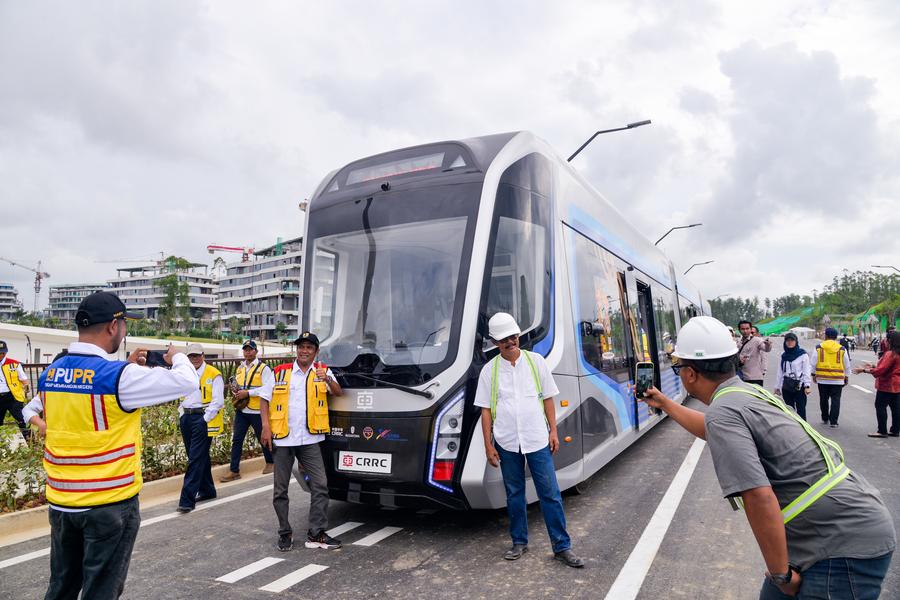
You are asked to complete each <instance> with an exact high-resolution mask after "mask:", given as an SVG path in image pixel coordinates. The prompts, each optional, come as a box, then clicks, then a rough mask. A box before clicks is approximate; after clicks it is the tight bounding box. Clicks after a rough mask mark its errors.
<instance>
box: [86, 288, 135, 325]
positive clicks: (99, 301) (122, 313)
mask: <svg viewBox="0 0 900 600" xmlns="http://www.w3.org/2000/svg"><path fill="white" fill-rule="evenodd" d="M143 318H144V317H143V315H141V314H139V313H130V312H128V311H127V310H126V309H125V303H124V302H122V301H121V300H119V297H118V296H116V295H115V294H113V293H112V292H94V293H93V294H91V295H90V296H87V297H86V298H85V299H84V300H82V301H81V304H79V305H78V312H76V313H75V324H76V325H77V326H79V327H87V326H88V325H94V324H96V323H109V322H110V321H115V320H116V319H143Z"/></svg>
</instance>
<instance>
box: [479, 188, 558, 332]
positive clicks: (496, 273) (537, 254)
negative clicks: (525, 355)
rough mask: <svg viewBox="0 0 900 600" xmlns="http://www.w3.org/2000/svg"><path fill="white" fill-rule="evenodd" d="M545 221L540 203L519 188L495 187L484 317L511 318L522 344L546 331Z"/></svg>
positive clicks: (544, 208)
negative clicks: (523, 336) (503, 314)
mask: <svg viewBox="0 0 900 600" xmlns="http://www.w3.org/2000/svg"><path fill="white" fill-rule="evenodd" d="M549 220H550V218H549V200H547V199H546V198H544V197H542V196H540V195H538V194H535V193H533V192H530V191H528V190H524V189H522V188H519V187H514V186H510V185H505V184H501V185H500V186H499V187H498V190H497V204H496V213H495V220H494V223H495V225H494V227H495V231H496V233H495V241H494V246H493V253H492V255H491V256H489V258H488V263H487V264H488V268H489V269H490V270H489V271H488V274H489V277H490V279H489V281H488V291H487V302H486V306H485V316H486V317H487V318H488V319H489V318H490V317H491V316H492V315H494V313H497V312H507V313H509V314H511V315H512V316H513V317H515V319H516V322H517V323H518V324H519V328H520V329H521V330H522V332H523V334H526V335H527V343H528V344H533V343H534V342H536V341H538V340H539V339H540V338H542V337H544V336H545V335H546V333H547V330H548V327H549V321H550V287H551V286H550V230H549ZM488 347H490V342H489V341H488V340H487V339H486V340H485V348H486V349H487V348H488Z"/></svg>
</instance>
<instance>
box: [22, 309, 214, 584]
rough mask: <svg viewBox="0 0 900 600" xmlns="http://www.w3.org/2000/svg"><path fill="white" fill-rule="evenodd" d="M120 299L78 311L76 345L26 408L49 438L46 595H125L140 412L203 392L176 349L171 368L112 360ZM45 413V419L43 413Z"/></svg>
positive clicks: (45, 376)
mask: <svg viewBox="0 0 900 600" xmlns="http://www.w3.org/2000/svg"><path fill="white" fill-rule="evenodd" d="M126 318H140V316H139V315H132V314H130V313H128V312H126V310H125V305H124V304H123V303H122V301H121V300H120V299H119V297H118V296H116V295H115V294H113V293H111V292H95V293H93V294H91V295H90V296H88V297H86V298H85V299H84V300H82V301H81V304H80V305H79V306H78V311H77V312H76V313H75V324H76V326H77V327H78V341H77V342H73V343H72V344H70V345H69V352H68V354H66V355H65V356H63V357H61V358H59V359H57V360H54V361H53V362H52V363H51V364H50V366H49V367H47V369H45V370H44V372H43V373H42V374H41V376H40V380H39V382H38V395H37V396H35V397H34V398H33V399H32V400H31V402H29V403H28V405H27V406H26V407H25V410H24V411H23V412H24V414H25V417H26V418H27V419H28V422H29V423H31V424H32V425H36V426H37V427H38V428H39V429H40V430H41V431H42V432H43V433H44V435H45V439H44V470H45V471H46V473H47V489H46V496H47V501H48V502H49V503H50V511H49V513H50V585H49V588H48V589H47V595H46V596H45V598H46V599H47V600H52V599H56V598H75V597H76V596H77V595H78V592H79V590H80V591H81V597H82V598H90V599H91V600H95V599H98V600H105V599H108V598H118V597H119V596H120V595H121V594H122V590H123V589H124V587H125V578H126V576H127V575H128V565H129V562H130V560H131V550H132V548H133V547H134V540H135V538H136V537H137V532H138V528H139V527H140V523H141V515H140V507H139V506H138V492H140V491H141V484H142V478H141V408H142V407H145V406H152V405H154V404H162V403H165V402H171V401H172V398H177V397H179V396H183V395H185V394H190V393H191V392H193V391H194V390H195V389H197V373H196V371H194V368H193V367H192V366H191V363H190V361H189V360H188V359H187V357H186V356H185V355H184V354H183V353H182V352H181V351H180V350H177V349H176V348H175V347H174V346H169V350H168V352H166V354H165V360H166V362H167V363H169V364H171V365H172V368H171V370H169V369H163V368H152V369H151V368H149V367H146V366H143V365H144V364H146V362H147V351H146V350H144V349H142V348H138V349H135V350H133V351H132V352H131V354H130V355H129V356H128V360H127V361H121V360H114V359H111V358H110V356H109V355H110V354H115V353H116V352H118V350H119V346H120V344H121V343H122V340H123V339H124V338H125V333H126V321H125V319H126ZM40 413H43V414H44V418H43V419H42V418H41V417H40Z"/></svg>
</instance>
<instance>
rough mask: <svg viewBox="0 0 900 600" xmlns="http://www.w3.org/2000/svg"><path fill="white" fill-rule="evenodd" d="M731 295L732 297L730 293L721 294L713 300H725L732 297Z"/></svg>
mask: <svg viewBox="0 0 900 600" xmlns="http://www.w3.org/2000/svg"><path fill="white" fill-rule="evenodd" d="M730 295H731V292H728V293H727V294H719V295H718V296H716V297H715V298H713V300H718V299H719V298H724V297H725V296H730Z"/></svg>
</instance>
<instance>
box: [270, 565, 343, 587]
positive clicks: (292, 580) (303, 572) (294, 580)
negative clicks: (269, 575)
mask: <svg viewBox="0 0 900 600" xmlns="http://www.w3.org/2000/svg"><path fill="white" fill-rule="evenodd" d="M327 568H328V567H326V566H324V565H306V566H305V567H302V568H300V569H297V570H296V571H294V572H293V573H288V574H287V575H285V576H284V577H282V578H281V579H276V580H275V581H273V582H272V583H270V584H268V585H264V586H262V587H261V588H259V589H260V590H262V591H264V592H275V593H278V592H283V591H284V590H286V589H288V588H289V587H291V586H292V585H296V584H298V583H300V582H301V581H303V580H304V579H306V578H308V577H312V576H313V575H315V574H316V573H321V572H322V571H324V570H325V569H327Z"/></svg>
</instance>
